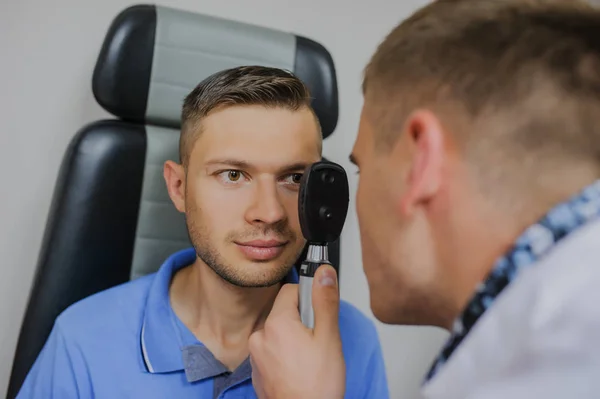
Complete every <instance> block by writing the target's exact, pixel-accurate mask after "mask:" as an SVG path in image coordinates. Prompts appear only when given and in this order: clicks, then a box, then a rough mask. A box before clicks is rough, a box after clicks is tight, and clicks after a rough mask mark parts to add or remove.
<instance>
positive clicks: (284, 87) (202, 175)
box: [19, 67, 388, 399]
mask: <svg viewBox="0 0 600 399" xmlns="http://www.w3.org/2000/svg"><path fill="white" fill-rule="evenodd" d="M321 140H322V136H321V132H320V128H319V123H318V120H317V118H316V116H315V114H314V112H313V110H312V109H311V106H310V94H309V92H308V90H307V88H306V87H305V86H304V84H303V83H302V82H301V81H300V80H299V79H297V78H296V77H295V76H293V75H292V74H289V73H287V72H285V71H281V70H278V69H273V68H266V67H240V68H234V69H231V70H226V71H223V72H220V73H217V74H215V75H213V76H211V77H209V78H207V79H206V80H204V81H203V82H202V83H200V84H199V85H198V87H196V88H195V89H194V90H193V91H192V92H191V93H190V94H189V95H188V96H187V98H186V99H185V103H184V106H183V112H182V130H181V139H180V158H181V164H178V163H176V162H173V161H168V162H166V164H165V165H164V177H165V181H166V185H167V189H168V192H169V195H170V197H171V199H172V201H173V203H174V205H175V207H176V208H177V209H178V210H179V211H180V212H183V213H185V215H186V221H187V227H188V231H189V236H190V239H191V242H192V244H193V248H190V249H189V250H184V251H182V252H179V253H176V254H174V255H173V256H171V257H170V258H169V259H167V260H166V262H165V263H164V264H163V266H162V267H161V268H160V270H159V271H158V272H157V273H156V274H153V275H150V276H146V277H142V278H139V279H137V280H135V281H132V282H130V283H127V284H124V285H121V286H118V287H115V288H112V289H110V290H108V291H105V292H101V293H99V294H96V295H94V296H92V297H89V298H87V299H84V300H83V301H81V302H79V303H77V304H75V305H73V306H72V307H70V308H69V309H67V310H66V311H65V312H64V313H63V314H61V315H60V317H58V319H57V321H56V324H55V326H54V329H53V331H52V333H51V335H50V338H49V339H48V342H47V344H46V346H45V347H44V349H43V350H42V352H41V354H40V355H39V358H38V359H37V361H36V363H35V364H34V366H33V368H32V370H31V372H30V374H29V375H28V377H27V379H26V381H25V383H24V386H23V388H22V390H21V392H20V394H19V398H28V399H30V398H56V399H68V398H107V399H108V398H110V399H113V398H126V397H127V398H194V399H199V398H206V399H212V398H241V397H243V398H253V397H256V395H255V393H254V390H253V387H252V382H251V373H252V369H251V364H250V360H249V358H248V354H249V352H248V337H249V336H250V334H252V332H253V331H256V330H257V329H261V328H262V327H263V325H264V321H265V318H266V316H267V315H268V314H269V312H270V311H271V307H272V305H273V301H274V299H275V296H276V295H277V292H278V291H279V289H280V288H281V286H282V284H284V283H286V282H291V283H295V282H297V278H298V277H297V275H296V273H295V269H294V264H295V263H296V261H297V259H298V257H299V255H300V253H301V252H302V249H303V247H304V245H305V240H304V238H303V236H302V233H301V229H300V225H299V219H298V213H297V203H298V188H299V182H300V178H301V176H302V173H303V171H304V169H305V168H306V167H307V165H309V164H311V163H314V162H316V161H318V160H320V159H321V146H322V143H321ZM338 317H339V323H340V327H341V330H342V333H341V334H342V340H341V341H340V350H342V351H343V353H344V356H345V359H346V362H347V369H346V374H345V376H346V388H347V392H348V395H347V397H348V398H365V399H366V398H374V397H377V398H385V397H387V396H388V393H387V383H386V377H385V370H384V365H383V359H382V353H381V349H380V345H379V340H378V337H377V333H376V330H375V328H374V325H373V324H372V323H371V322H370V321H368V319H367V318H365V317H364V316H363V315H362V314H361V313H360V312H359V311H358V310H357V309H355V308H354V307H352V306H351V305H349V304H347V303H343V304H342V305H341V306H340V308H339V314H338ZM267 328H268V326H267ZM315 360H316V361H319V360H318V359H315ZM303 372H304V370H302V369H301V368H298V369H297V378H298V379H302V378H303V377H302V373H303Z"/></svg>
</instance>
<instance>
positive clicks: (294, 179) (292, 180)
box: [285, 173, 302, 184]
mask: <svg viewBox="0 0 600 399" xmlns="http://www.w3.org/2000/svg"><path fill="white" fill-rule="evenodd" d="M301 180H302V173H292V174H291V175H288V176H287V177H286V179H285V182H286V183H288V184H300V181H301Z"/></svg>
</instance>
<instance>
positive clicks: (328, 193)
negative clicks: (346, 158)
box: [298, 160, 350, 246]
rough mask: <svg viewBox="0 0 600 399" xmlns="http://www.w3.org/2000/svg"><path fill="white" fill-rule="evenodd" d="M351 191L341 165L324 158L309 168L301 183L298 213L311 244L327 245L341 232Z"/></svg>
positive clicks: (306, 237)
mask: <svg viewBox="0 0 600 399" xmlns="http://www.w3.org/2000/svg"><path fill="white" fill-rule="evenodd" d="M349 191H350V190H349V187H348V176H347V175H346V171H345V170H344V168H343V167H341V166H340V165H338V164H336V163H334V162H330V161H325V160H323V161H319V162H316V163H314V164H312V165H310V166H309V167H308V168H306V171H305V172H304V175H303V176H302V179H301V182H300V192H299V196H298V216H299V218H300V227H301V229H302V235H304V238H305V239H306V241H307V243H308V244H309V245H320V246H326V245H327V244H328V243H331V242H334V241H335V240H337V239H338V237H339V236H340V234H342V229H343V227H344V223H345V221H346V215H347V213H348V205H349V202H350V194H349Z"/></svg>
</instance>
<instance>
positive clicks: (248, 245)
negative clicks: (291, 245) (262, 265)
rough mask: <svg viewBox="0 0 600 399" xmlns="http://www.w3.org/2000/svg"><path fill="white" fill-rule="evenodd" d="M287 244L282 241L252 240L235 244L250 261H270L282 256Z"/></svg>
mask: <svg viewBox="0 0 600 399" xmlns="http://www.w3.org/2000/svg"><path fill="white" fill-rule="evenodd" d="M287 243H288V242H287V241H280V240H252V241H245V242H236V243H235V244H236V245H237V247H238V248H239V249H240V251H241V252H242V253H243V254H244V255H245V256H246V257H247V258H248V259H251V260H256V261H268V260H272V259H275V258H276V257H278V256H279V255H281V253H282V252H283V250H284V248H285V245H286V244H287Z"/></svg>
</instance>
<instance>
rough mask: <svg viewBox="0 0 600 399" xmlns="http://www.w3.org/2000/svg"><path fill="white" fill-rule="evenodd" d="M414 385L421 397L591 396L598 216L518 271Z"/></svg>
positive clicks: (599, 369) (598, 357)
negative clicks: (443, 359)
mask: <svg viewBox="0 0 600 399" xmlns="http://www.w3.org/2000/svg"><path fill="white" fill-rule="evenodd" d="M421 392H422V396H423V398H427V399H438V398H440V399H441V398H443V399H500V398H502V399H525V398H526V399H559V398H560V399H588V398H595V399H599V398H600V221H593V222H590V223H588V224H587V225H585V226H583V227H581V228H579V229H578V230H576V231H574V232H573V233H571V234H570V235H569V236H567V237H565V238H564V239H563V240H561V241H560V242H558V243H557V244H556V247H555V248H554V249H552V250H551V252H549V253H548V254H547V255H546V256H545V257H544V258H542V259H541V260H540V261H539V262H538V263H537V264H535V265H532V266H531V267H529V268H527V270H524V271H523V272H521V274H520V275H519V276H518V277H517V278H516V280H515V281H514V282H513V283H512V284H511V285H509V286H508V287H506V288H505V290H504V291H503V292H502V293H501V294H500V295H499V296H498V298H497V299H496V301H495V303H494V304H493V306H492V307H491V308H490V309H488V311H487V312H486V313H485V314H484V315H483V316H482V317H481V318H480V319H479V321H478V322H477V324H476V325H475V326H474V327H473V329H472V330H471V331H470V333H469V335H468V336H467V337H466V338H465V339H464V340H463V342H462V343H461V345H460V346H459V347H458V348H457V349H456V350H455V352H454V353H453V354H452V356H451V357H450V359H449V360H448V362H447V363H446V364H445V365H444V366H442V368H441V369H440V370H439V371H438V373H437V374H436V375H435V376H434V377H433V378H432V379H431V380H430V381H429V382H428V383H426V384H425V385H424V386H423V389H422V391H421Z"/></svg>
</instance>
